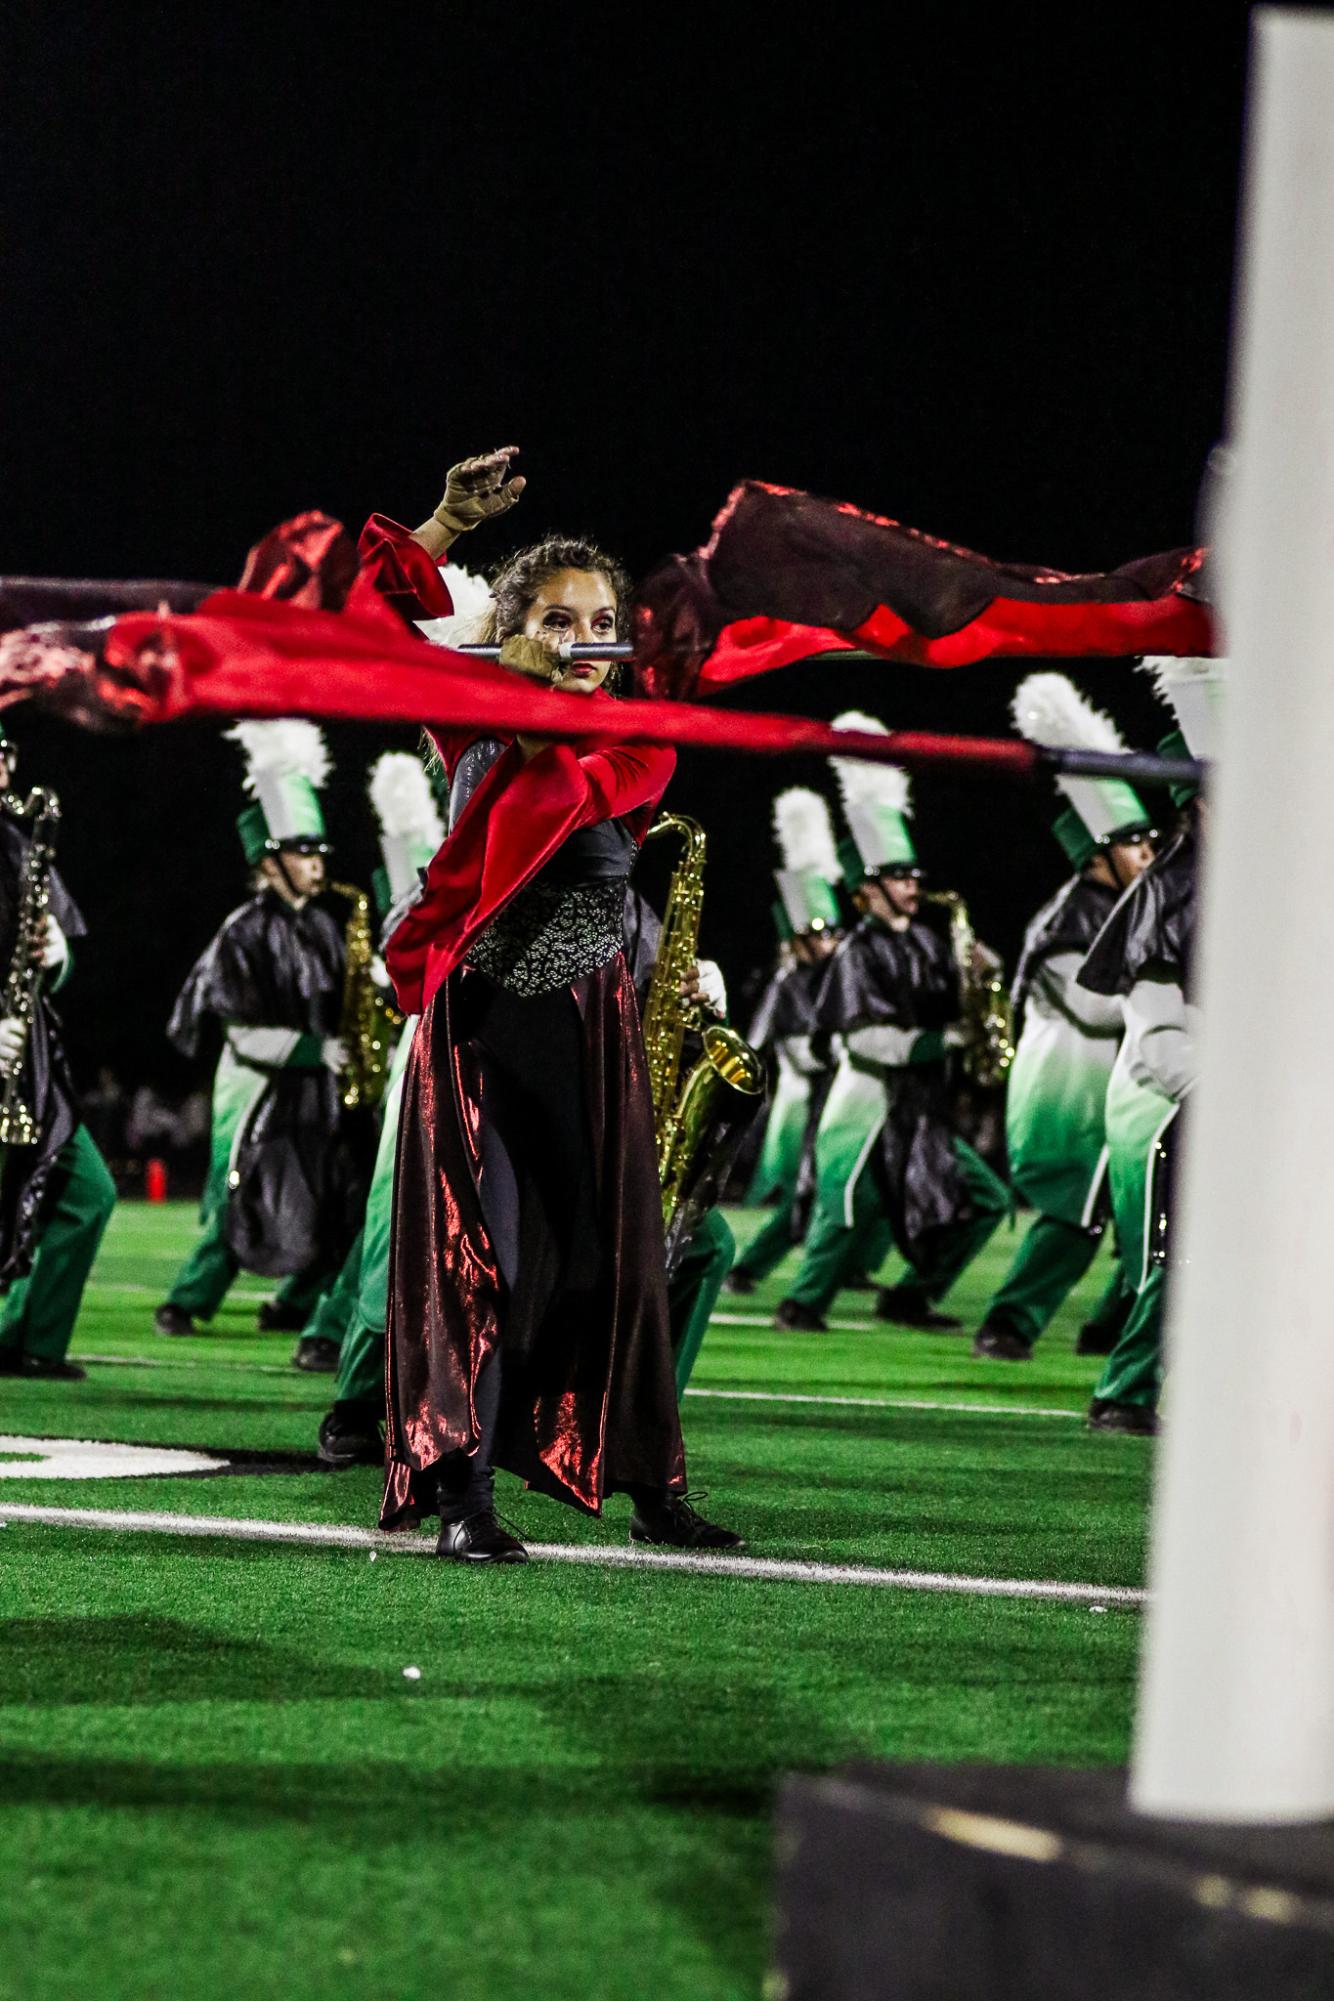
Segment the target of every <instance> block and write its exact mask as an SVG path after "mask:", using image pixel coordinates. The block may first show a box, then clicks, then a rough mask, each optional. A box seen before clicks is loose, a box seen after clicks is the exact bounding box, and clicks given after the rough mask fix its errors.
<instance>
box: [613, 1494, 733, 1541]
mask: <svg viewBox="0 0 1334 2001" xmlns="http://www.w3.org/2000/svg"><path fill="white" fill-rule="evenodd" d="M630 1540H631V1542H649V1543H658V1544H665V1545H666V1547H667V1548H668V1549H744V1548H745V1547H746V1539H745V1537H744V1536H739V1535H737V1534H736V1532H735V1530H733V1529H725V1528H720V1527H719V1525H718V1523H717V1522H706V1521H705V1519H704V1517H703V1516H702V1515H699V1514H696V1512H695V1510H694V1509H693V1508H692V1507H691V1505H690V1503H689V1501H688V1500H687V1499H686V1497H685V1495H684V1494H663V1495H662V1496H661V1497H660V1498H657V1499H654V1500H651V1501H650V1500H648V1499H647V1498H646V1497H645V1496H643V1495H641V1496H640V1498H639V1499H638V1500H637V1501H636V1502H635V1511H634V1513H633V1514H632V1515H631V1517H630Z"/></svg>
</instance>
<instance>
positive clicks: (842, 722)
mask: <svg viewBox="0 0 1334 2001" xmlns="http://www.w3.org/2000/svg"><path fill="white" fill-rule="evenodd" d="M834 728H835V729H836V730H862V731H864V732H866V733H867V734H868V735H870V736H888V735H889V731H888V730H887V729H886V728H885V725H884V724H883V723H882V722H880V721H878V720H877V718H876V717H875V716H867V715H863V714H862V713H861V711H860V710H859V709H847V710H845V711H844V713H843V714H842V715H841V716H835V717H834ZM829 763H830V765H831V767H832V769H833V773H834V776H835V777H836V778H837V780H838V785H839V790H840V791H841V793H842V794H843V804H844V805H845V806H889V807H892V808H893V810H894V811H895V812H896V813H911V811H912V804H911V792H910V789H909V785H908V774H907V772H906V771H904V770H902V769H901V768H900V767H899V766H898V765H897V764H872V763H871V762H870V761H869V759H867V758H863V757H831V758H830V760H829Z"/></svg>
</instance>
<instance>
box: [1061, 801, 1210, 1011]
mask: <svg viewBox="0 0 1334 2001" xmlns="http://www.w3.org/2000/svg"><path fill="white" fill-rule="evenodd" d="M1198 871H1199V843H1198V841H1197V840H1196V836H1195V830H1194V828H1193V827H1185V828H1183V829H1182V831H1181V832H1180V833H1179V834H1176V835H1175V836H1174V837H1173V838H1172V840H1170V841H1169V842H1168V843H1167V846H1166V847H1165V848H1163V850H1162V851H1161V853H1159V854H1157V855H1155V856H1154V858H1153V860H1152V861H1151V862H1150V864H1149V866H1148V868H1146V869H1145V871H1144V873H1143V875H1142V876H1140V877H1139V878H1138V880H1137V881H1135V882H1132V883H1131V885H1130V888H1129V889H1128V890H1126V892H1125V893H1124V895H1123V896H1122V897H1121V898H1120V899H1119V901H1118V902H1117V903H1116V905H1115V906H1114V908H1113V909H1112V912H1111V914H1110V916H1109V917H1108V918H1107V921H1106V923H1105V924H1104V925H1103V927H1102V929H1101V930H1100V931H1099V932H1098V935H1097V937H1096V938H1095V939H1094V940H1093V943H1092V945H1091V946H1090V948H1089V953H1088V957H1087V958H1086V959H1085V961H1084V963H1083V965H1082V966H1081V967H1080V969H1079V984H1080V986H1081V987H1088V988H1089V990H1090V991H1091V992H1092V993H1095V994H1128V993H1129V992H1130V989H1131V988H1132V987H1133V986H1134V984H1135V982H1136V980H1140V979H1143V978H1144V977H1145V976H1146V974H1147V975H1149V976H1150V977H1153V976H1154V975H1156V976H1157V977H1159V978H1164V977H1165V978H1168V979H1171V980H1174V981H1176V982H1178V983H1179V984H1180V986H1181V987H1182V988H1183V989H1184V991H1185V992H1186V993H1189V992H1190V990H1191V967H1192V963H1193V960H1194V953H1195V905H1196V894H1195V892H1196V884H1197V879H1198Z"/></svg>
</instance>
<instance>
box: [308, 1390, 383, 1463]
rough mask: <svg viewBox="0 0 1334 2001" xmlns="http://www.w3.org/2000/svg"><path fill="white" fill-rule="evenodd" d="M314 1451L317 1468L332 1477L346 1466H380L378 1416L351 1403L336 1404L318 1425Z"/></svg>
mask: <svg viewBox="0 0 1334 2001" xmlns="http://www.w3.org/2000/svg"><path fill="white" fill-rule="evenodd" d="M316 1451H317V1452H318V1454H319V1459H320V1464H321V1465H322V1466H331V1467H332V1468H333V1470H334V1472H335V1473H342V1472H344V1471H345V1470H346V1468H347V1467H349V1466H383V1464H384V1439H383V1438H382V1437H381V1435H380V1419H379V1414H378V1412H377V1411H375V1410H373V1409H371V1408H370V1406H369V1405H364V1404H358V1403H355V1402H353V1401H351V1400H350V1399H349V1401H348V1402H346V1403H336V1404H335V1405H334V1407H333V1409H332V1410H331V1411H330V1412H329V1413H328V1415H327V1416H326V1417H325V1419H324V1421H323V1422H322V1424H321V1425H320V1438H319V1444H318V1446H317V1447H316Z"/></svg>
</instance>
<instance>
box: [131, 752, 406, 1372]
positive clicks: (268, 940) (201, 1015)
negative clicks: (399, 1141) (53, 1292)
mask: <svg viewBox="0 0 1334 2001" xmlns="http://www.w3.org/2000/svg"><path fill="white" fill-rule="evenodd" d="M229 734H230V735H231V736H232V737H234V738H235V739H236V740H237V741H238V742H239V743H240V744H241V745H242V747H243V749H244V750H245V752H246V756H247V761H248V771H247V779H246V786H247V790H248V791H249V792H250V793H251V794H252V795H253V800H252V803H251V804H250V805H249V806H247V807H246V808H245V810H244V811H243V812H242V814H241V815H240V817H239V819H238V821H237V830H238V832H239V834H240V838H241V846H242V849H243V851H244V854H245V858H246V861H247V862H248V863H249V865H250V868H251V870H252V875H253V883H254V893H253V894H252V896H251V897H250V899H249V901H248V902H246V903H243V904H242V905H241V906H240V907H239V908H238V909H236V910H234V911H233V912H232V914H231V916H230V917H228V918H227V919H226V920H225V922H224V923H223V925H222V927H221V928H220V930H219V931H218V932H217V935H216V936H215V937H214V938H213V940H212V942H211V943H210V944H209V945H208V946H207V947H206V949H205V950H204V952H203V953H202V954H201V955H200V957H199V959H198V960H197V961H196V963H195V966H194V968H193V970H192V971H191V973H190V974H189V977H188V978H187V980H186V982H185V985H184V986H183V987H182V989H181V992H180V996H179V998H178V999H177V1002H176V1006H175V1009H174V1010H173V1013H172V1017H171V1021H170V1023H169V1024H168V1029H167V1033H168V1035H169V1036H170V1037H171V1039H172V1041H173V1042H174V1043H175V1044H176V1046H177V1048H178V1049H180V1050H181V1051H182V1052H183V1053H184V1054H185V1055H187V1056H194V1055H196V1054H197V1053H198V1051H199V1048H200V1046H201V1043H202V1041H203V1038H204V1032H205V1028H206V1026H207V1024H208V1023H209V1022H210V1021H216V1022H217V1023H218V1024H219V1026H220V1027H221V1029H222V1036H223V1045H222V1054H221V1056H220V1058H219V1062H218V1067H217V1071H216V1074H215V1077H214V1083H213V1124H212V1133H211V1138H210V1166H209V1173H208V1179H207V1182H206V1183H205V1187H204V1196H203V1202H202V1206H201V1220H202V1224H203V1228H202V1231H201V1234H200V1236H199V1238H198V1240H197V1242H196V1244H195V1246H194V1249H193V1250H192V1251H191V1253H190V1255H189V1257H188V1258H187V1259H186V1261H185V1263H184V1264H183V1265H182V1267H181V1269H180V1271H179V1272H178V1273H177V1275H176V1278H175V1280H174V1281H173V1284H172V1287H171V1291H170V1293H169V1294H168V1296H167V1299H166V1300H165V1302H164V1303H163V1304H162V1305H161V1306H159V1308H158V1309H157V1312H156V1314H155V1316H154V1324H155V1325H156V1327H157V1329H158V1332H159V1333H160V1334H176V1335H179V1334H194V1333H197V1332H198V1331H199V1330H198V1327H197V1325H196V1322H197V1321H198V1320H205V1321H207V1320H211V1319H212V1318H213V1315H214V1314H215V1313H216V1312H217V1310H218V1308H219V1306H221V1304H222V1302H223V1300H224V1299H225V1298H226V1296H227V1293H228V1291H229V1289H230V1287H231V1284H232V1281H233V1280H234V1279H235V1277H236V1275H237V1273H238V1272H239V1271H252V1272H259V1273H262V1274H264V1275H266V1276H281V1277H282V1278H283V1284H282V1285H281V1286H280V1287H279V1290H278V1294H277V1297H276V1299H274V1300H272V1301H269V1302H266V1303H265V1304H264V1305H263V1306H262V1307H261V1308H260V1311H259V1325H260V1326H261V1328H267V1329H281V1328H288V1329H292V1330H293V1331H297V1330H299V1329H301V1328H302V1327H304V1326H305V1324H306V1321H307V1320H308V1318H309V1317H310V1313H311V1309H312V1307H313V1306H314V1303H315V1301H316V1299H317V1298H318V1297H319V1294H320V1293H321V1292H322V1291H323V1290H324V1288H325V1287H326V1286H327V1285H328V1284H329V1282H330V1279H331V1278H332V1276H333V1275H334V1274H336V1273H337V1271H338V1269H339V1267H340V1265H341V1264H342V1262H343V1259H344V1257H345V1256H346V1254H347V1249H348V1245H349V1242H350V1241H351V1239H352V1237H353V1236H355V1234H356V1229H357V1222H358V1218H359V1214H360V1207H361V1203H362V1201H363V1200H364V1196H365V1187H366V1182H365V1163H364V1162H363V1161H362V1160H361V1159H360V1158H359V1149H358V1146H357V1143H356V1141H357V1137H358V1136H357V1135H355V1134H354V1133H353V1132H352V1131H351V1130H350V1129H349V1127H348V1123H347V1121H346V1118H345V1115H344V1112H343V1107H342V1101H341V1093H340V1088H339V1073H340V1072H341V1071H342V1069H343V1068H344V1066H345V1063H346V1060H347V1050H346V1047H345V1045H344V1043H343V1041H342V1040H341V1038H340V1036H339V1033H338V1030H339V1017H340V1012H341V1008H342V1000H343V985H344V968H345V961H344V945H343V932H342V929H341V927H340V926H339V924H338V923H337V922H336V920H335V919H334V918H333V917H332V916H331V915H330V913H329V912H328V911H327V910H325V909H323V908H322V907H321V906H320V905H319V904H317V903H315V902H313V901H312V899H313V898H314V897H316V896H317V895H318V894H319V892H320V891H321V890H322V889H323V887H324V883H325V860H324V858H325V855H326V854H327V853H328V843H327V840H326V838H325V828H324V815H323V812H322V810H321V807H320V800H319V791H318V788H319V786H320V785H322V784H323V782H324V779H325V776H326V774H327V771H328V757H327V754H326V752H325V748H324V740H323V738H322V737H321V735H320V732H319V731H318V730H317V729H316V727H315V725H314V724H313V723H308V722H300V721H281V722H252V723H238V724H237V725H236V727H235V729H233V730H231V731H230V732H229ZM294 1359H295V1360H296V1362H297V1365H298V1366H299V1367H305V1366H308V1365H309V1358H303V1356H302V1353H301V1350H300V1349H299V1348H298V1351H297V1354H296V1356H295V1358H294ZM321 1360H322V1358H321ZM317 1365H319V1364H317Z"/></svg>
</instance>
